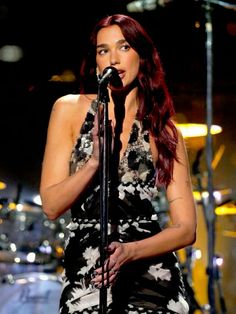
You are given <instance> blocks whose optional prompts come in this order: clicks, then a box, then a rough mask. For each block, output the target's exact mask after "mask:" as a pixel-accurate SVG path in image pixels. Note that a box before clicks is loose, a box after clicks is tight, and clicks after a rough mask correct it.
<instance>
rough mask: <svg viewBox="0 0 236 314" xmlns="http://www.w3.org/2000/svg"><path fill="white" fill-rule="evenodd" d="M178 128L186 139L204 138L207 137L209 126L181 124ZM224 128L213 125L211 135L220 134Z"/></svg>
mask: <svg viewBox="0 0 236 314" xmlns="http://www.w3.org/2000/svg"><path fill="white" fill-rule="evenodd" d="M177 127H178V128H179V129H180V131H181V133H182V135H183V137H184V138H188V137H202V136H206V135H207V125H206V124H201V123H179V124H177ZM221 132H222V127H221V126H219V125H216V124H213V125H211V134H212V135H215V134H219V133H221Z"/></svg>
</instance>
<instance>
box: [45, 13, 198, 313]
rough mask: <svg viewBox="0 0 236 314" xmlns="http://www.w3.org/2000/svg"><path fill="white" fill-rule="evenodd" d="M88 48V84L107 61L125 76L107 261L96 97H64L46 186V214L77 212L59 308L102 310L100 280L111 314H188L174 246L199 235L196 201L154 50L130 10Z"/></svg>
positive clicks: (112, 116) (112, 93) (50, 141)
mask: <svg viewBox="0 0 236 314" xmlns="http://www.w3.org/2000/svg"><path fill="white" fill-rule="evenodd" d="M90 44H91V47H90V51H89V54H88V57H87V59H85V61H84V62H83V65H82V69H81V77H82V79H83V81H84V82H85V81H86V79H87V77H88V75H90V77H91V78H93V77H94V76H95V75H94V74H95V73H96V72H97V75H99V74H101V73H103V71H104V69H105V68H106V67H110V66H112V67H115V68H116V69H117V71H118V74H119V78H120V80H121V81H122V87H121V88H114V86H113V85H112V84H111V83H110V84H108V93H109V106H108V108H109V120H110V121H111V125H112V130H113V131H112V134H113V140H112V150H111V154H110V162H111V164H110V165H111V167H112V176H111V178H110V179H111V182H110V191H109V224H108V241H109V245H108V247H107V248H106V249H107V254H108V257H107V260H106V261H105V265H103V267H102V265H100V263H99V260H100V259H99V244H100V224H99V221H100V220H99V219H100V216H99V215H100V209H99V195H100V194H99V138H98V123H97V107H98V106H97V96H96V95H91V94H80V95H67V96H64V97H61V98H60V99H58V100H57V101H56V102H55V104H54V106H53V110H52V113H51V117H50V122H49V128H48V137H47V144H46V148H45V156H44V161H43V169H42V178H41V187H40V192H41V198H42V202H43V210H44V212H45V213H46V215H47V216H48V217H49V219H56V218H57V217H59V216H60V215H62V214H63V213H65V212H66V211H67V210H71V222H70V224H69V226H68V228H69V230H70V235H69V238H68V241H67V243H66V247H65V257H64V267H65V271H64V273H63V281H64V285H63V291H62V295H61V300H60V313H63V314H65V313H70V314H71V313H74V314H75V313H98V312H99V291H100V290H99V289H100V288H101V287H102V286H103V285H106V286H107V304H108V305H107V306H108V307H107V311H108V313H119V314H122V313H161V314H162V313H178V314H185V313H188V304H187V302H186V299H185V291H184V286H183V281H182V277H181V272H180V268H179V264H178V262H177V259H176V256H175V253H174V251H176V250H178V249H180V248H182V247H185V246H187V245H190V244H192V243H193V242H194V241H195V231H196V216H195V204H194V199H193V195H192V188H191V180H190V174H189V168H188V159H187V155H186V150H185V145H184V141H183V138H182V136H181V134H180V132H179V130H178V129H177V128H176V126H175V125H174V122H173V121H172V119H171V117H172V116H173V114H174V108H173V104H172V100H171V97H170V95H169V92H168V89H167V86H166V84H165V81H164V73H163V69H162V66H161V63H160V60H159V56H158V53H157V50H156V48H155V47H154V44H153V42H152V40H151V39H150V37H149V36H148V35H147V33H146V32H145V30H144V29H143V28H142V26H141V25H140V24H139V23H138V22H137V21H135V20H134V19H132V18H130V17H128V16H125V15H113V16H108V17H105V18H104V19H102V20H101V21H100V22H99V23H98V24H97V26H96V27H95V28H94V30H93V32H92V35H91V38H90ZM163 187H164V188H165V189H166V197H167V199H168V202H169V211H170V218H171V224H170V225H169V226H168V227H166V228H164V229H161V228H160V226H159V223H158V220H157V215H156V211H155V208H154V206H153V201H154V200H156V199H158V195H159V193H160V192H159V190H160V188H163ZM104 269H106V272H105V274H103V275H102V270H104Z"/></svg>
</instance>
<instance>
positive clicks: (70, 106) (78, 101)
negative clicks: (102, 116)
mask: <svg viewBox="0 0 236 314" xmlns="http://www.w3.org/2000/svg"><path fill="white" fill-rule="evenodd" d="M94 99H96V95H95V94H94V95H93V94H91V95H87V94H86V95H85V94H84V95H82V94H68V95H64V96H61V97H60V98H58V99H57V100H56V101H55V103H54V105H53V110H60V111H61V110H63V111H64V110H66V111H68V110H69V111H74V110H80V111H81V110H83V109H84V110H86V109H88V107H89V106H90V104H91V102H92V101H93V100H94Z"/></svg>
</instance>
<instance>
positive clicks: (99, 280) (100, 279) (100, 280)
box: [91, 259, 119, 288]
mask: <svg viewBox="0 0 236 314" xmlns="http://www.w3.org/2000/svg"><path fill="white" fill-rule="evenodd" d="M118 272H119V267H118V264H117V262H116V260H115V259H108V260H107V261H106V262H105V264H104V267H100V268H98V269H97V270H96V272H95V277H94V278H93V279H92V280H91V282H92V283H93V284H94V286H95V287H97V288H101V287H102V285H104V286H106V287H108V286H110V285H111V284H112V283H113V282H114V281H115V279H116V277H117V275H118Z"/></svg>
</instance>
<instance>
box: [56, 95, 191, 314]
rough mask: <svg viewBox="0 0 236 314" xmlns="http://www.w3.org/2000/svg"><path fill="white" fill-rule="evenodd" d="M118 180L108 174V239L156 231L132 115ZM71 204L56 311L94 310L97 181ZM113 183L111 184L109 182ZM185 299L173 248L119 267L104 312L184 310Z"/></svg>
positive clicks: (142, 133) (87, 131)
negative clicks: (58, 307) (161, 253)
mask: <svg viewBox="0 0 236 314" xmlns="http://www.w3.org/2000/svg"><path fill="white" fill-rule="evenodd" d="M96 107H97V104H96V101H94V102H92V106H91V108H90V110H89V111H88V113H87V116H86V119H85V122H84V124H83V126H82V128H81V132H80V135H79V137H78V140H77V143H76V145H75V146H74V149H73V151H72V155H71V162H70V169H71V173H74V172H75V171H77V170H78V169H80V168H81V167H82V166H83V165H84V164H85V163H86V162H87V161H88V159H89V158H90V155H91V153H92V150H93V143H92V136H91V130H92V127H93V122H94V116H95V113H96ZM115 171H117V176H116V177H118V182H116V184H114V182H112V177H111V179H110V180H111V185H110V191H109V213H108V215H109V224H108V240H109V242H111V241H114V240H115V241H120V242H129V241H135V240H141V239H144V238H147V237H150V236H152V235H154V234H156V233H158V232H160V231H161V228H160V225H159V222H158V215H157V213H156V212H155V209H154V208H153V205H152V202H153V200H154V199H157V198H158V195H159V192H158V190H157V188H156V187H155V169H154V166H153V160H152V155H151V150H150V144H149V135H148V131H147V130H142V126H141V123H140V122H139V121H138V120H137V119H135V120H134V123H133V127H132V130H131V134H130V138H129V142H128V146H127V149H126V151H125V153H124V155H123V157H122V159H121V160H120V162H119V165H118V169H113V168H112V172H113V173H115ZM98 179H99V178H98V176H97V177H96V178H95V179H94V181H93V182H92V184H91V186H90V187H89V189H88V191H86V193H85V194H84V195H83V196H82V197H81V198H80V200H79V201H78V202H77V203H75V204H74V205H73V207H72V208H71V222H70V224H69V225H68V229H69V237H68V239H67V241H66V245H65V254H64V272H63V274H62V277H63V290H62V294H61V300H60V313H61V314H78V313H83V314H86V313H89V314H97V313H99V289H97V288H95V287H94V286H93V285H92V284H91V278H92V277H93V272H94V270H95V269H96V268H97V267H98V266H99V256H100V254H99V247H100V246H99V245H100V223H99V221H100V216H99V215H100V208H99V184H98V183H99V180H98ZM112 183H113V184H112ZM188 311H189V306H188V303H187V302H186V299H185V290H184V284H183V280H182V275H181V271H180V267H179V263H178V260H177V257H176V255H175V253H168V254H165V255H162V256H158V257H155V258H152V259H149V260H145V261H135V262H133V263H130V264H128V265H124V266H122V267H121V269H120V272H119V274H118V278H117V280H116V282H115V284H114V285H113V286H112V287H109V288H108V289H107V313H110V314H125V313H128V314H140V313H145V314H146V313H155V314H158V313H159V314H164V313H165V314H174V313H175V314H187V313H188Z"/></svg>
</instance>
